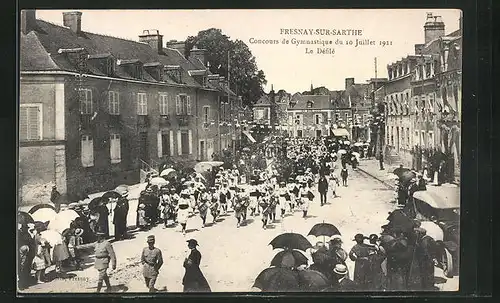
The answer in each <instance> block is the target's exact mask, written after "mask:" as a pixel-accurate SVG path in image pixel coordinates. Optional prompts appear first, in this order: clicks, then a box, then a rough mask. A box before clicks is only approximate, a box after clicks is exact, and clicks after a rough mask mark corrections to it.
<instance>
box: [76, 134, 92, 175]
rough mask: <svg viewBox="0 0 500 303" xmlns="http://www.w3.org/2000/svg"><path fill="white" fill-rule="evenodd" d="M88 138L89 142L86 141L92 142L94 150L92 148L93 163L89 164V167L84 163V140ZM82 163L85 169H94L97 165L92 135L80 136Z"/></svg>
mask: <svg viewBox="0 0 500 303" xmlns="http://www.w3.org/2000/svg"><path fill="white" fill-rule="evenodd" d="M84 137H86V138H87V140H85V141H92V148H91V150H90V151H91V153H92V163H91V164H89V165H86V164H85V163H83V142H84V140H83V138H84ZM80 163H81V165H82V167H85V168H89V167H94V165H95V160H94V138H93V136H92V135H89V134H84V135H81V136H80Z"/></svg>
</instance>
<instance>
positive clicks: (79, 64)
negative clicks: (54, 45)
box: [57, 47, 88, 73]
mask: <svg viewBox="0 0 500 303" xmlns="http://www.w3.org/2000/svg"><path fill="white" fill-rule="evenodd" d="M57 52H58V53H59V54H65V55H66V58H67V59H68V61H69V62H70V63H71V64H72V65H73V66H74V67H75V68H76V70H77V71H79V72H81V73H84V72H87V59H88V52H87V50H86V49H84V48H82V47H80V48H61V49H59V50H58V51H57Z"/></svg>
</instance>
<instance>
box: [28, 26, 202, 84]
mask: <svg viewBox="0 0 500 303" xmlns="http://www.w3.org/2000/svg"><path fill="white" fill-rule="evenodd" d="M61 48H64V49H73V48H84V49H85V50H86V51H87V52H88V54H89V55H92V57H105V56H107V55H108V54H111V55H112V56H113V57H114V58H116V59H119V60H138V61H140V62H141V63H143V64H147V65H148V64H151V63H155V62H160V63H161V64H163V65H179V66H180V67H181V69H180V71H181V81H182V82H183V83H182V84H184V85H188V86H194V87H201V85H200V84H199V83H198V82H196V80H195V79H194V78H193V77H191V76H190V75H189V74H188V72H187V71H188V70H193V69H200V68H198V67H197V66H195V65H194V64H193V63H192V62H190V61H189V60H187V59H186V58H184V56H182V55H181V54H180V53H179V52H178V51H177V50H174V49H170V48H164V49H163V50H162V51H163V54H158V52H157V51H155V50H154V49H153V48H151V47H150V46H149V45H148V44H146V43H141V42H137V41H132V40H126V39H122V38H117V37H111V36H106V35H100V34H94V33H89V32H83V31H82V32H81V33H79V34H76V33H74V32H73V31H71V30H70V29H69V28H66V27H63V26H59V25H56V24H52V23H50V22H47V21H43V20H40V19H37V26H36V29H35V30H34V31H31V32H30V33H29V34H27V35H21V50H20V51H21V53H20V54H21V70H64V71H71V72H78V70H77V69H76V66H74V64H72V63H71V62H69V61H68V59H67V56H66V55H65V54H59V53H58V50H59V49H61ZM87 66H88V69H89V72H90V73H91V74H95V75H104V74H103V72H102V71H101V70H100V69H99V68H97V67H96V66H94V65H93V64H92V60H89V61H88V63H87ZM142 74H143V78H144V79H143V80H144V81H148V82H158V81H157V80H155V79H154V78H153V77H152V76H151V75H150V74H148V73H147V70H146V69H144V68H143V71H142ZM115 76H116V77H119V78H124V79H135V78H134V77H132V75H130V74H129V73H128V72H127V68H126V67H125V66H123V65H117V66H116V70H115ZM163 80H164V81H163V82H165V83H168V84H178V83H176V82H175V81H174V79H171V78H170V77H168V76H167V75H164V79H163Z"/></svg>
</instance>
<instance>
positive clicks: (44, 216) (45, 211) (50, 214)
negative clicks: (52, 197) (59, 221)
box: [31, 208, 57, 222]
mask: <svg viewBox="0 0 500 303" xmlns="http://www.w3.org/2000/svg"><path fill="white" fill-rule="evenodd" d="M56 216H57V213H56V212H55V210H53V209H51V208H40V209H39V210H37V211H35V212H34V213H33V214H31V217H32V218H33V220H35V221H40V222H47V221H52V220H54V218H55V217H56Z"/></svg>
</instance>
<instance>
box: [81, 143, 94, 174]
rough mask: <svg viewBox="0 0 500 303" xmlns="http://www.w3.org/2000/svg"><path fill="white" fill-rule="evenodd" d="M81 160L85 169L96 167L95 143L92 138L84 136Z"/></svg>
mask: <svg viewBox="0 0 500 303" xmlns="http://www.w3.org/2000/svg"><path fill="white" fill-rule="evenodd" d="M81 147H82V148H81V160H82V166H83V167H91V166H94V142H93V140H92V137H90V136H82V139H81Z"/></svg>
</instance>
